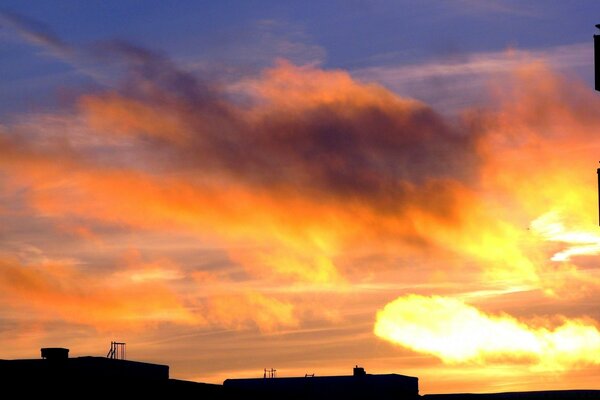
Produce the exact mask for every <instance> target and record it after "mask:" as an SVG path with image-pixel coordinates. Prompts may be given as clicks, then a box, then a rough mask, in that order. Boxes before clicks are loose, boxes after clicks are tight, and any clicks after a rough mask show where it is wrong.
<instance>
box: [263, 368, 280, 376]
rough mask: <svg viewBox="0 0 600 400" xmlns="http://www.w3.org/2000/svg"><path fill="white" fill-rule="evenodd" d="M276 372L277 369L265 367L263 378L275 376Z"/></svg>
mask: <svg viewBox="0 0 600 400" xmlns="http://www.w3.org/2000/svg"><path fill="white" fill-rule="evenodd" d="M276 372H277V370H276V369H274V368H271V369H266V368H265V374H264V375H263V378H265V379H266V378H275V377H276V374H275V373H276Z"/></svg>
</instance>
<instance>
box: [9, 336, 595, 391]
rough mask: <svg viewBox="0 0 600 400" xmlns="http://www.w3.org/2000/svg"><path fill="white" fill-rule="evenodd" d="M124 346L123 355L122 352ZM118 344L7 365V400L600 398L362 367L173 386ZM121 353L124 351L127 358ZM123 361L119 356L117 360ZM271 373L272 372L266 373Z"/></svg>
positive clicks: (47, 351)
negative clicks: (472, 388)
mask: <svg viewBox="0 0 600 400" xmlns="http://www.w3.org/2000/svg"><path fill="white" fill-rule="evenodd" d="M116 347H119V351H117V350H116ZM116 347H115V343H114V342H113V343H112V344H111V349H113V350H115V351H110V352H109V353H108V355H107V357H94V356H85V357H74V358H69V349H66V348H62V347H49V348H42V349H41V358H39V359H25V360H0V381H1V382H2V389H3V390H4V393H2V392H0V395H2V394H4V395H5V396H4V397H7V396H8V395H9V394H10V396H11V397H19V398H20V397H23V398H28V397H33V396H37V397H41V396H45V397H55V396H58V397H60V398H61V399H81V398H86V397H92V398H98V397H107V398H111V399H130V398H135V399H142V398H157V397H158V398H161V397H164V398H169V399H184V398H185V399H188V398H191V397H194V398H198V399H215V400H217V399H255V398H260V399H267V400H268V399H297V400H300V399H307V400H308V399H310V400H320V399H323V400H325V399H328V400H329V399H344V400H352V399H382V400H386V399H390V400H391V399H395V400H412V399H422V400H480V399H481V400H541V399H544V400H583V399H586V400H587V399H600V390H563V391H536V392H512V393H488V394H470V393H459V394H428V395H424V396H422V395H419V383H418V382H419V380H418V378H416V377H412V376H406V375H398V374H379V375H378V374H368V373H367V372H366V371H365V370H364V368H362V367H359V366H358V365H357V366H355V367H354V369H353V374H352V375H343V376H314V374H311V375H306V376H304V377H283V378H281V377H276V374H275V371H276V370H274V369H272V368H271V369H270V370H267V369H265V371H264V374H263V376H262V377H259V378H249V379H237V378H236V379H226V380H225V382H223V385H215V384H208V383H199V382H191V381H184V380H178V379H171V378H170V377H169V366H167V365H161V364H153V363H146V362H139V361H130V360H125V359H124V356H125V353H124V344H121V343H117V344H116ZM121 350H123V352H122V353H121ZM117 354H119V357H121V356H122V357H123V358H117ZM267 372H269V373H268V374H267Z"/></svg>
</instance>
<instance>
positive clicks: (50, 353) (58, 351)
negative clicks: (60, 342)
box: [42, 347, 69, 360]
mask: <svg viewBox="0 0 600 400" xmlns="http://www.w3.org/2000/svg"><path fill="white" fill-rule="evenodd" d="M42 358H45V359H46V360H66V359H67V358H69V349H64V348H62V347H44V348H42Z"/></svg>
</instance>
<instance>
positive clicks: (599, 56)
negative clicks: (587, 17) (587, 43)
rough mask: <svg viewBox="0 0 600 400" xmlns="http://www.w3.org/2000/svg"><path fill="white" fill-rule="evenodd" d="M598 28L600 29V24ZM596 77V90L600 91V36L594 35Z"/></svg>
mask: <svg viewBox="0 0 600 400" xmlns="http://www.w3.org/2000/svg"><path fill="white" fill-rule="evenodd" d="M596 28H598V29H600V24H598V25H596ZM594 77H595V80H594V82H595V88H596V90H598V91H600V35H594Z"/></svg>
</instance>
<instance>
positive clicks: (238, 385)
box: [223, 366, 419, 400]
mask: <svg viewBox="0 0 600 400" xmlns="http://www.w3.org/2000/svg"><path fill="white" fill-rule="evenodd" d="M223 386H224V387H225V388H226V389H229V390H232V391H237V392H239V393H246V394H248V395H251V396H257V397H256V398H258V396H260V398H262V399H275V398H286V399H314V400H318V399H344V400H352V399H367V398H376V399H378V400H385V399H396V400H404V399H416V398H418V397H419V379H418V378H415V377H412V376H405V375H398V374H385V375H371V374H367V373H366V372H365V370H364V369H363V368H361V367H359V366H356V367H355V368H354V372H353V374H352V375H347V376H305V377H298V378H256V379H227V380H225V382H223Z"/></svg>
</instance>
